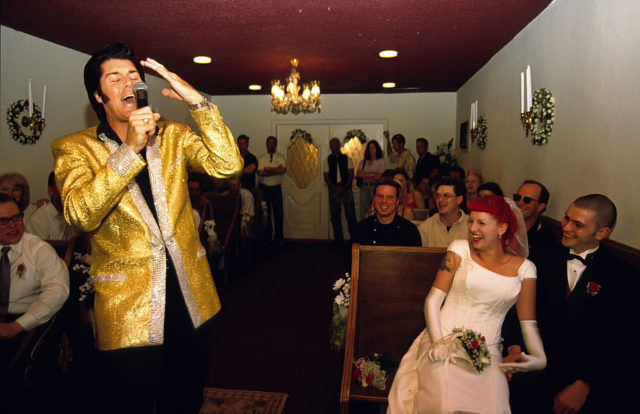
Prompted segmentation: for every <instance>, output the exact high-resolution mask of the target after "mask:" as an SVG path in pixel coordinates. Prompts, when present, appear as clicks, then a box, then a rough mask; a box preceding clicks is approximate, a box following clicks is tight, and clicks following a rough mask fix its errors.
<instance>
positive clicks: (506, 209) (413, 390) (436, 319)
mask: <svg viewBox="0 0 640 414" xmlns="http://www.w3.org/2000/svg"><path fill="white" fill-rule="evenodd" d="M469 210H470V214H469V239H470V240H469V241H467V240H455V241H454V242H452V243H451V244H450V245H449V247H448V249H447V253H446V255H445V257H444V259H443V261H442V263H441V264H440V270H439V271H438V274H437V276H436V279H435V281H434V282H433V286H432V287H431V290H430V291H429V293H428V295H427V298H426V300H425V305H424V313H425V320H426V323H427V327H426V329H425V330H423V331H422V332H421V333H420V335H418V337H417V338H416V339H415V340H414V342H413V344H412V345H411V347H410V348H409V350H408V351H407V353H406V354H405V355H404V357H403V358H402V361H401V363H400V367H399V368H398V371H397V373H396V375H395V378H394V380H393V384H392V386H391V390H390V392H389V408H388V411H387V413H388V414H401V413H402V414H404V413H407V414H416V413H419V414H422V413H428V414H436V413H491V414H498V413H510V412H511V410H510V409H509V389H508V385H507V380H506V376H505V374H504V372H503V370H504V371H528V370H540V369H543V368H544V367H545V365H546V356H545V353H544V349H543V346H542V341H541V339H540V335H539V333H538V325H537V322H536V315H535V295H536V292H535V289H536V269H535V265H534V264H533V263H532V262H530V261H529V260H527V259H526V257H527V254H528V246H527V234H526V228H525V226H524V220H523V219H522V215H521V213H520V210H519V209H518V207H517V206H516V205H515V203H513V201H511V200H508V201H506V200H505V199H504V198H502V197H499V196H487V197H484V198H480V199H477V200H475V201H473V202H472V203H470V204H469ZM445 299H446V300H445ZM443 302H444V304H443ZM514 303H517V304H516V309H517V312H518V318H519V319H520V326H521V330H522V336H523V339H524V342H525V345H526V347H527V349H528V350H529V352H530V354H524V353H523V362H518V363H504V364H501V363H500V361H501V359H502V358H501V354H500V332H501V328H502V322H503V321H504V317H505V314H506V312H507V311H508V310H509V308H510V307H511V306H513V304H514ZM457 328H466V329H468V330H473V331H475V332H476V333H478V334H480V335H482V336H483V337H484V338H483V339H484V342H485V344H486V345H487V347H488V350H489V353H490V356H491V360H490V364H489V366H487V367H485V368H484V369H483V370H482V371H477V370H475V369H474V368H473V367H472V365H471V364H470V362H468V357H467V355H466V354H465V352H464V351H463V350H461V349H460V348H459V347H458V346H457V345H456V336H458V335H459V334H456V332H454V329H457Z"/></svg>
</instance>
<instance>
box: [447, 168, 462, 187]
mask: <svg viewBox="0 0 640 414" xmlns="http://www.w3.org/2000/svg"><path fill="white" fill-rule="evenodd" d="M448 175H449V178H452V179H454V180H457V181H460V182H462V183H464V170H463V169H462V167H461V166H459V165H455V166H453V167H451V168H449V172H448Z"/></svg>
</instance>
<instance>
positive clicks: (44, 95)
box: [42, 83, 47, 119]
mask: <svg viewBox="0 0 640 414" xmlns="http://www.w3.org/2000/svg"><path fill="white" fill-rule="evenodd" d="M46 105H47V84H46V83H45V84H44V92H42V119H44V108H45V107H46Z"/></svg>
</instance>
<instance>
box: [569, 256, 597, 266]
mask: <svg viewBox="0 0 640 414" xmlns="http://www.w3.org/2000/svg"><path fill="white" fill-rule="evenodd" d="M573 259H576V260H579V261H580V262H582V264H583V265H585V266H588V265H589V263H590V262H591V260H592V259H593V253H589V254H588V255H587V257H586V259H583V258H582V257H581V256H578V255H577V254H572V253H568V254H567V261H569V260H573Z"/></svg>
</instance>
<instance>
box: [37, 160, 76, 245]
mask: <svg viewBox="0 0 640 414" xmlns="http://www.w3.org/2000/svg"><path fill="white" fill-rule="evenodd" d="M47 192H48V193H49V198H50V199H51V202H50V203H46V204H45V205H44V206H42V207H40V208H39V209H37V210H36V211H35V212H34V213H33V214H32V215H31V218H30V219H29V221H28V222H27V224H26V225H25V230H26V231H27V233H31V234H34V235H36V236H38V237H40V238H41V239H44V240H69V239H72V238H73V237H76V236H77V235H78V231H77V230H76V229H75V228H73V227H71V226H70V225H69V224H67V222H66V221H65V220H64V216H63V215H62V200H61V199H60V192H59V191H58V186H57V185H56V180H55V177H54V174H53V171H51V173H50V174H49V181H48V182H47Z"/></svg>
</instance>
